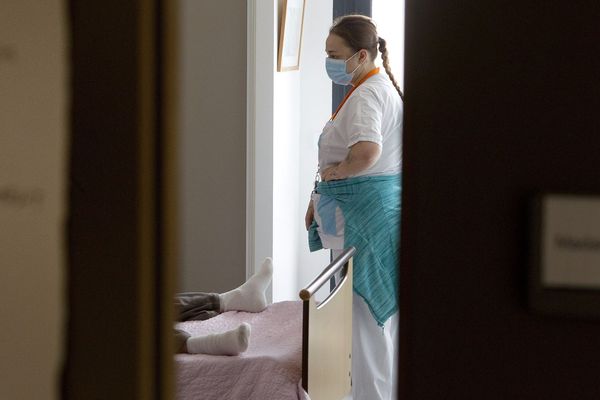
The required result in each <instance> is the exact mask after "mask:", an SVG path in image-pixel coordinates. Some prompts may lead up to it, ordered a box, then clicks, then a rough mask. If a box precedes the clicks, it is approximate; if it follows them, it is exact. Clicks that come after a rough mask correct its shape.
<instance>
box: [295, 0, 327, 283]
mask: <svg viewBox="0 0 600 400" xmlns="http://www.w3.org/2000/svg"><path fill="white" fill-rule="evenodd" d="M332 19H333V0H308V1H307V2H306V21H305V24H308V25H305V27H308V29H305V31H304V46H303V49H302V52H303V53H302V63H303V64H302V76H301V84H300V87H301V91H300V98H301V103H300V104H301V108H300V115H301V116H302V118H301V124H300V145H299V146H298V149H299V151H300V154H299V181H298V184H299V191H298V196H299V197H298V199H299V200H298V201H299V203H298V207H299V208H298V210H297V215H298V216H297V219H298V220H299V221H300V223H299V224H298V225H297V226H296V227H297V232H298V242H297V245H296V246H297V247H298V249H299V253H298V265H299V268H298V270H297V276H298V284H299V286H300V287H303V286H305V285H306V284H308V283H310V281H311V280H312V279H313V278H314V277H315V276H316V275H317V274H318V272H320V271H321V270H322V269H323V267H324V266H325V265H327V264H328V262H329V251H325V250H321V251H319V252H315V253H310V252H309V251H308V241H307V235H306V229H305V228H304V215H305V213H306V207H307V205H308V200H309V198H310V192H311V191H312V189H313V181H314V178H315V172H316V170H317V141H318V139H319V135H320V134H321V130H322V129H323V126H324V125H325V123H326V122H327V120H329V118H330V116H331V80H330V79H329V77H328V76H327V74H326V73H325V56H326V53H325V39H326V38H327V35H328V32H329V27H330V26H331V21H332Z"/></svg>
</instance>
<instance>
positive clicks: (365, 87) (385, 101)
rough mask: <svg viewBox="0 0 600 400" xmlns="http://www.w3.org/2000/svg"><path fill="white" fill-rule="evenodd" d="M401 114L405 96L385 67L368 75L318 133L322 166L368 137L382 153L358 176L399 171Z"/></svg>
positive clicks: (320, 163)
mask: <svg viewBox="0 0 600 400" xmlns="http://www.w3.org/2000/svg"><path fill="white" fill-rule="evenodd" d="M402 115H403V105H402V100H401V99H400V95H399V94H398V92H397V91H396V89H395V88H394V86H393V85H392V82H391V81H390V79H389V78H388V76H387V74H386V73H385V71H382V72H380V73H378V74H376V75H373V76H371V77H370V78H368V79H367V80H366V81H365V82H363V84H362V85H360V86H359V87H357V88H356V90H354V92H353V93H352V94H351V95H350V97H349V98H348V100H346V103H345V104H344V106H343V107H342V108H341V110H340V111H339V113H338V114H337V116H336V117H335V119H334V120H332V121H329V122H327V124H326V125H325V128H323V132H322V133H321V136H320V137H319V168H320V170H321V171H322V170H324V169H325V168H327V167H329V166H331V165H333V164H337V163H339V162H341V161H343V160H344V159H345V158H346V156H347V155H348V152H349V150H350V149H349V148H350V147H351V146H353V145H354V144H356V143H357V142H360V141H367V142H374V143H377V144H379V145H380V146H381V156H380V158H379V160H378V161H377V162H376V163H375V164H374V165H373V166H372V167H371V168H368V169H366V170H364V171H361V172H360V173H359V174H357V175H355V176H365V175H368V176H372V175H393V174H399V173H400V170H401V164H402Z"/></svg>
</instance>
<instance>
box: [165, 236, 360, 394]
mask: <svg viewBox="0 0 600 400" xmlns="http://www.w3.org/2000/svg"><path fill="white" fill-rule="evenodd" d="M354 252H355V249H354V248H349V249H347V250H345V251H344V252H343V253H342V254H341V255H340V256H339V257H338V258H336V259H335V260H334V261H333V262H331V263H330V264H329V265H328V266H327V267H326V268H325V269H324V270H323V271H322V272H321V273H320V274H319V276H317V277H316V278H315V279H314V280H313V281H312V282H311V283H310V284H309V285H308V286H307V287H306V288H304V289H302V290H301V291H300V294H299V295H300V299H301V300H298V301H284V302H277V303H274V304H271V305H269V306H268V307H267V309H266V310H264V311H262V312H260V313H247V312H239V311H237V312H231V311H230V312H226V313H223V314H220V315H218V316H216V317H214V318H211V319H209V320H206V321H188V322H181V323H178V324H177V328H178V329H182V330H184V331H187V332H189V333H190V334H192V335H200V334H210V333H215V332H222V331H224V330H228V329H232V328H235V327H236V326H238V325H239V324H240V323H242V322H247V323H249V324H250V325H251V329H252V330H251V337H250V343H249V346H248V350H246V352H244V353H242V354H241V355H239V356H236V357H228V356H212V355H203V354H177V355H176V356H175V367H176V387H177V390H176V398H177V400H200V399H201V400H225V399H226V400H235V399H250V400H338V399H339V400H341V399H343V398H344V397H346V396H347V395H349V394H350V391H351V376H350V362H351V349H352V256H353V254H354ZM333 276H337V277H338V279H336V280H337V281H338V283H337V285H335V287H334V288H333V289H332V290H331V292H330V293H329V295H328V296H327V297H326V298H325V299H324V300H322V301H320V302H318V301H317V300H316V297H315V294H316V293H317V291H319V289H321V288H322V287H326V285H329V284H330V280H331V278H332V277H333Z"/></svg>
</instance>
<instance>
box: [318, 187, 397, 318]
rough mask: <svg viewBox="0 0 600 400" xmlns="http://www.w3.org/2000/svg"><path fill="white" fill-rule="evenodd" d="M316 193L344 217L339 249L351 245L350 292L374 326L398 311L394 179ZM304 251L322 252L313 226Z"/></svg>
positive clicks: (324, 189)
mask: <svg viewBox="0 0 600 400" xmlns="http://www.w3.org/2000/svg"><path fill="white" fill-rule="evenodd" d="M317 193H319V194H320V195H321V196H330V197H331V198H333V199H335V201H336V202H337V204H338V205H339V207H340V208H341V209H342V213H343V215H344V220H345V227H344V248H348V247H351V246H354V247H355V248H356V254H355V255H354V261H353V267H354V273H353V276H352V278H353V282H354V292H355V293H356V294H358V295H359V296H360V297H362V298H363V299H364V300H365V302H366V303H367V305H368V306H369V310H370V311H371V314H372V315H373V318H374V319H375V320H376V321H377V324H379V325H380V326H383V324H384V323H385V321H386V320H387V319H388V318H389V317H391V316H392V315H393V314H394V313H395V312H396V311H398V269H399V257H400V195H401V178H400V175H386V176H366V177H362V176H361V177H356V178H349V179H343V180H339V181H329V182H320V183H319V185H318V186H317ZM308 244H309V248H310V251H311V252H312V251H316V250H320V249H322V248H323V245H322V243H321V239H320V238H319V233H318V232H317V223H316V221H314V220H313V223H312V225H311V226H310V228H309V230H308Z"/></svg>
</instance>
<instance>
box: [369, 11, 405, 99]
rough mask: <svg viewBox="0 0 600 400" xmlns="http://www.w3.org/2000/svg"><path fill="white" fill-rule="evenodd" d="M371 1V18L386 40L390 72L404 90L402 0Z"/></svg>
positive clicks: (380, 34)
mask: <svg viewBox="0 0 600 400" xmlns="http://www.w3.org/2000/svg"><path fill="white" fill-rule="evenodd" d="M372 1H373V3H372V4H373V20H374V21H375V23H376V24H377V31H378V33H379V36H381V37H382V38H384V39H385V41H386V42H387V49H388V52H389V62H390V67H391V69H392V73H393V74H394V77H395V78H396V81H397V82H398V84H399V85H400V88H401V89H402V90H404V0H393V1H392V0H372ZM380 62H381V60H380Z"/></svg>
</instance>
